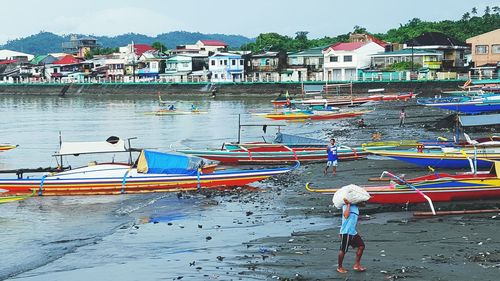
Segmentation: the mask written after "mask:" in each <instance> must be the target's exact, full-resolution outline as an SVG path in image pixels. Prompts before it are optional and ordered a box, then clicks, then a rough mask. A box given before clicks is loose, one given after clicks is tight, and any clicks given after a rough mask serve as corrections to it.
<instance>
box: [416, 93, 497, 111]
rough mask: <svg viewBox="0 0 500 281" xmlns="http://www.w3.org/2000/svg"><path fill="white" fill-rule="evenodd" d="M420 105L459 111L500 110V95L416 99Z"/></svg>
mask: <svg viewBox="0 0 500 281" xmlns="http://www.w3.org/2000/svg"><path fill="white" fill-rule="evenodd" d="M417 103H418V104H420V105H425V106H431V107H437V108H441V109H447V110H453V111H458V112H461V113H474V114H477V113H482V112H494V111H500V95H495V94H492V95H483V96H480V97H465V96H464V97H452V98H437V99H418V100H417Z"/></svg>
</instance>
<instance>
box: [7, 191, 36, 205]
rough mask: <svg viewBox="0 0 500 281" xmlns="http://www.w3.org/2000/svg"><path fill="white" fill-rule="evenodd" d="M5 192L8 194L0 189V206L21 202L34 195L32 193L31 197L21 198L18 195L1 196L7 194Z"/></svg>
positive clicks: (24, 196)
mask: <svg viewBox="0 0 500 281" xmlns="http://www.w3.org/2000/svg"><path fill="white" fill-rule="evenodd" d="M7 192H8V190H5V189H0V204H3V203H10V202H15V201H21V200H24V199H27V198H29V197H31V196H33V195H34V193H33V192H32V194H31V195H23V196H18V195H11V196H3V195H2V193H7Z"/></svg>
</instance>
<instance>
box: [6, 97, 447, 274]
mask: <svg viewBox="0 0 500 281" xmlns="http://www.w3.org/2000/svg"><path fill="white" fill-rule="evenodd" d="M166 98H167V97H164V99H166ZM169 98H170V99H172V100H175V102H176V106H177V107H178V108H179V109H186V110H187V109H188V108H190V106H191V104H195V105H196V106H198V107H199V108H200V109H201V110H203V111H208V114H201V115H179V116H152V115H147V114H145V113H147V112H151V111H155V110H157V109H158V108H159V106H158V104H157V100H156V97H154V96H141V95H137V96H130V95H127V96H109V95H95V96H73V97H66V98H59V97H53V96H40V97H38V96H0V107H1V109H2V121H3V122H2V130H0V142H3V143H12V144H19V147H18V148H16V149H14V150H12V151H8V152H4V153H1V154H0V169H15V168H35V167H47V166H55V165H56V162H55V161H54V159H53V158H52V157H51V155H52V154H53V153H54V152H56V151H57V150H58V148H59V133H60V132H61V135H62V138H63V140H65V141H103V140H105V139H106V138H108V137H109V136H112V135H114V136H119V137H120V138H123V139H125V138H128V137H137V139H136V140H133V142H132V145H133V146H134V147H147V148H154V149H158V150H163V151H169V150H175V149H185V148H197V149H203V148H208V147H212V148H218V147H220V146H221V144H222V142H225V141H235V140H236V138H237V134H238V114H241V120H242V123H243V124H264V123H266V124H271V123H273V124H280V122H276V121H274V122H273V121H269V120H265V119H264V118H262V117H261V116H257V115H255V114H252V113H258V112H263V111H270V110H272V106H271V104H270V102H269V99H268V98H255V97H253V98H247V99H243V98H240V97H217V99H216V100H213V99H211V98H207V97H192V98H186V97H169ZM412 104H413V105H414V102H412V103H411V104H406V103H402V102H396V103H386V104H379V105H367V106H366V107H365V109H366V108H368V109H377V110H376V111H373V112H371V113H369V114H367V115H365V116H364V117H365V121H366V123H368V125H369V126H368V128H365V129H360V128H357V127H356V125H355V121H356V120H352V119H348V120H338V121H327V122H317V123H308V122H304V123H286V125H287V126H286V127H283V128H282V129H283V131H284V132H286V133H292V134H299V135H303V136H308V137H313V138H320V139H324V140H326V139H328V138H329V137H335V138H336V139H337V141H338V142H340V143H342V144H348V145H353V144H356V143H361V142H363V141H367V140H370V137H371V134H372V133H373V132H382V135H383V136H384V139H414V138H416V137H419V138H430V137H435V136H436V135H435V133H433V132H428V131H425V130H422V129H421V124H422V122H423V121H425V120H433V119H434V118H435V116H439V115H442V113H441V112H438V111H433V110H425V111H424V110H422V108H419V107H415V106H413V105H412ZM403 106H406V107H408V106H409V107H408V108H407V111H406V112H407V113H408V115H409V118H408V125H407V128H405V129H399V128H398V127H397V123H398V112H399V110H400V108H401V107H403ZM415 117H419V118H418V119H412V118H415ZM275 132H276V130H275V128H272V127H268V128H267V133H266V134H265V135H266V139H268V140H270V139H272V137H273V135H274V134H275ZM262 135H263V132H262V128H261V127H248V128H245V129H244V130H243V131H242V140H244V141H259V140H262ZM102 157H104V158H102V160H110V159H109V157H113V156H112V155H107V156H102ZM116 157H117V159H116V160H125V159H120V158H119V157H120V156H116ZM68 160H69V162H66V163H65V164H70V165H72V166H73V167H76V166H79V165H85V164H86V163H87V162H88V161H90V160H99V161H100V160H101V159H90V158H88V157H82V156H80V157H76V158H68ZM342 165H343V167H340V169H341V172H340V175H339V176H338V179H340V181H342V183H345V184H348V183H350V181H351V180H352V177H355V176H358V177H359V175H358V174H360V175H362V177H363V178H367V177H368V176H369V175H370V174H369V172H370V169H367V167H375V166H376V165H377V164H376V163H375V162H373V161H372V162H368V161H365V162H360V163H359V164H358V163H357V162H349V164H347V163H346V164H345V166H344V164H342ZM360 165H361V166H360ZM363 165H364V166H363ZM316 169H319V170H321V169H322V167H320V166H318V167H317V168H316ZM409 169H410V170H415V169H414V168H413V167H410V168H409ZM373 170H374V171H375V172H374V173H379V171H378V170H376V169H373ZM302 172H304V173H302ZM310 174H311V172H310V170H300V171H299V172H297V173H296V176H295V177H296V178H298V179H299V182H297V186H296V187H292V186H289V185H287V184H282V183H280V181H267V182H264V183H257V184H256V186H257V187H261V188H263V189H264V190H266V189H268V190H270V191H271V192H266V193H256V194H244V195H241V196H240V195H239V194H238V193H230V194H229V195H225V196H216V197H211V198H210V197H207V196H204V195H201V194H193V195H190V196H189V197H186V196H184V197H182V198H178V197H177V194H145V195H121V196H101V197H97V196H91V197H41V198H40V197H36V198H30V199H28V200H25V201H20V202H15V203H12V204H3V205H0V243H1V244H2V246H1V247H0V280H1V279H13V280H14V279H15V280H89V279H90V280H172V279H177V278H181V277H182V278H183V280H211V279H214V280H238V279H243V280H248V279H249V278H255V277H248V276H242V275H240V274H239V273H240V272H241V271H242V269H243V268H242V265H238V264H237V262H235V259H236V260H237V256H238V253H237V252H238V251H239V250H241V248H242V247H244V246H243V243H245V242H248V241H251V240H253V239H257V238H262V237H266V236H287V235H290V233H292V232H294V231H301V230H305V229H307V230H311V229H312V228H325V227H331V226H332V224H336V223H337V222H332V221H331V220H326V219H321V218H306V217H301V216H298V217H295V218H293V219H292V220H289V219H283V212H284V210H285V209H287V208H289V206H287V205H286V203H285V201H284V200H282V198H281V197H279V196H278V195H277V194H278V193H277V192H272V190H273V188H280V189H281V190H282V193H294V192H295V193H296V194H298V195H297V198H299V199H297V200H301V199H300V198H301V197H300V196H303V195H300V191H302V190H303V184H304V183H303V182H300V181H301V180H302V177H306V176H307V175H310ZM374 176H375V175H374ZM305 180H306V179H304V181H305ZM308 180H311V179H308ZM312 180H314V179H312ZM326 180H328V179H326ZM326 184H328V181H326V182H325V185H326ZM298 190H300V191H298ZM311 223H314V225H312V224H311ZM261 251H264V252H265V253H266V254H269V253H268V251H272V249H255V255H261V254H262V253H261ZM244 269H247V270H248V268H244Z"/></svg>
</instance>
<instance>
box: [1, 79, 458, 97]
mask: <svg viewBox="0 0 500 281" xmlns="http://www.w3.org/2000/svg"><path fill="white" fill-rule="evenodd" d="M463 83H464V81H462V80H442V81H418V80H416V81H359V82H354V83H353V86H352V88H353V94H365V95H366V94H367V93H368V90H370V89H378V88H384V89H385V92H386V93H398V92H415V93H423V94H429V95H435V94H440V93H441V92H442V91H448V90H457V89H458V87H459V86H461V85H463ZM68 85H69V88H67V89H66V91H65V92H64V93H65V95H69V96H71V95H83V94H92V95H93V94H111V95H114V94H123V95H157V94H158V93H160V94H162V95H176V94H179V95H190V96H208V95H210V94H211V91H209V89H208V88H209V87H210V85H212V83H184V84H181V83H73V84H59V83H46V84H44V83H40V84H36V83H25V84H2V83H0V94H25V95H60V94H61V93H62V92H63V89H64V88H65V87H67V86H68ZM214 85H215V86H216V87H217V96H219V95H221V96H226V95H227V96H238V95H243V96H276V95H278V94H279V93H280V92H283V91H288V92H289V93H290V95H292V96H294V95H302V87H303V84H302V83H299V82H293V83H292V82H276V83H275V82H269V83H264V82H261V83H217V84H214ZM304 85H325V82H307V83H304ZM329 85H332V84H329ZM341 94H342V95H345V94H349V88H348V87H347V88H345V89H342V90H341Z"/></svg>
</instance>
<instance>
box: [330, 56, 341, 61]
mask: <svg viewBox="0 0 500 281" xmlns="http://www.w3.org/2000/svg"><path fill="white" fill-rule="evenodd" d="M338 61H339V57H338V56H331V57H330V62H338Z"/></svg>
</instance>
